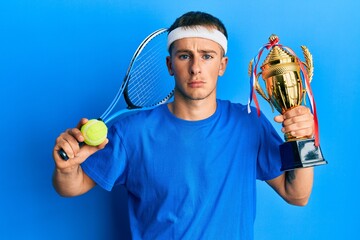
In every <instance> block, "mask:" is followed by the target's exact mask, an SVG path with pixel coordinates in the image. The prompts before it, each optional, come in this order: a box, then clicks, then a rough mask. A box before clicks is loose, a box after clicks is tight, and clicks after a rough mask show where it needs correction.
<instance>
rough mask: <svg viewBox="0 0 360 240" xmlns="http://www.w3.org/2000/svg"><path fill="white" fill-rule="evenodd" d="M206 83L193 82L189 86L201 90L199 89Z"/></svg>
mask: <svg viewBox="0 0 360 240" xmlns="http://www.w3.org/2000/svg"><path fill="white" fill-rule="evenodd" d="M204 84H205V82H203V81H197V80H196V81H191V82H189V83H188V86H189V87H191V88H199V87H202V86H204Z"/></svg>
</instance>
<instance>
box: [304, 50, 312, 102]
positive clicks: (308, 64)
mask: <svg viewBox="0 0 360 240" xmlns="http://www.w3.org/2000/svg"><path fill="white" fill-rule="evenodd" d="M301 49H302V52H303V54H304V57H305V62H302V63H303V64H304V66H305V67H306V71H307V75H308V78H309V83H311V81H312V79H313V76H314V64H313V57H312V55H311V53H310V51H309V49H308V48H307V47H306V46H301ZM303 102H304V104H305V105H306V89H303Z"/></svg>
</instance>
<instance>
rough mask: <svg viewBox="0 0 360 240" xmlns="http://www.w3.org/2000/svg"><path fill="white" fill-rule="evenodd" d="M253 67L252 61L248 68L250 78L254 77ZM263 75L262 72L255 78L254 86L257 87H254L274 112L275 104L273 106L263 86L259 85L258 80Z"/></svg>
mask: <svg viewBox="0 0 360 240" xmlns="http://www.w3.org/2000/svg"><path fill="white" fill-rule="evenodd" d="M252 65H253V60H251V61H250V62H249V67H248V74H249V76H251V75H252ZM261 73H262V72H260V73H258V74H257V75H256V76H255V79H254V85H255V86H254V87H255V90H256V91H257V92H258V93H259V95H260V96H262V97H263V98H264V99H265V100H266V101H267V102H268V103H269V104H270V106H271V109H272V111H273V112H274V106H273V104H272V103H271V101H270V97H269V96H267V95H266V94H265V91H264V90H263V89H262V88H261V86H260V84H259V80H258V79H259V76H260V74H261Z"/></svg>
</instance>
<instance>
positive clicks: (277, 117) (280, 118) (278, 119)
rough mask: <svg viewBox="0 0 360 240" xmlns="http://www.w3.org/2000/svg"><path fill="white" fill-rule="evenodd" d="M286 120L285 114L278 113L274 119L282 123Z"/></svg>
mask: <svg viewBox="0 0 360 240" xmlns="http://www.w3.org/2000/svg"><path fill="white" fill-rule="evenodd" d="M284 120H285V119H284V116H283V115H277V116H276V117H274V121H275V122H278V123H282V122H283V121H284Z"/></svg>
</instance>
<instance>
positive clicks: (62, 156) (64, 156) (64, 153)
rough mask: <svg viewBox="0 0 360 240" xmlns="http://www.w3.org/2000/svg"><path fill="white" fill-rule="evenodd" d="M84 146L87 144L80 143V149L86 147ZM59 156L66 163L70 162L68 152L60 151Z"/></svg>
mask: <svg viewBox="0 0 360 240" xmlns="http://www.w3.org/2000/svg"><path fill="white" fill-rule="evenodd" d="M84 144H85V143H84V142H79V147H82V146H84ZM58 154H59V156H60V157H61V158H62V159H63V160H64V161H67V160H69V156H68V155H67V154H66V152H65V151H64V150H63V149H60V150H59V151H58Z"/></svg>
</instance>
